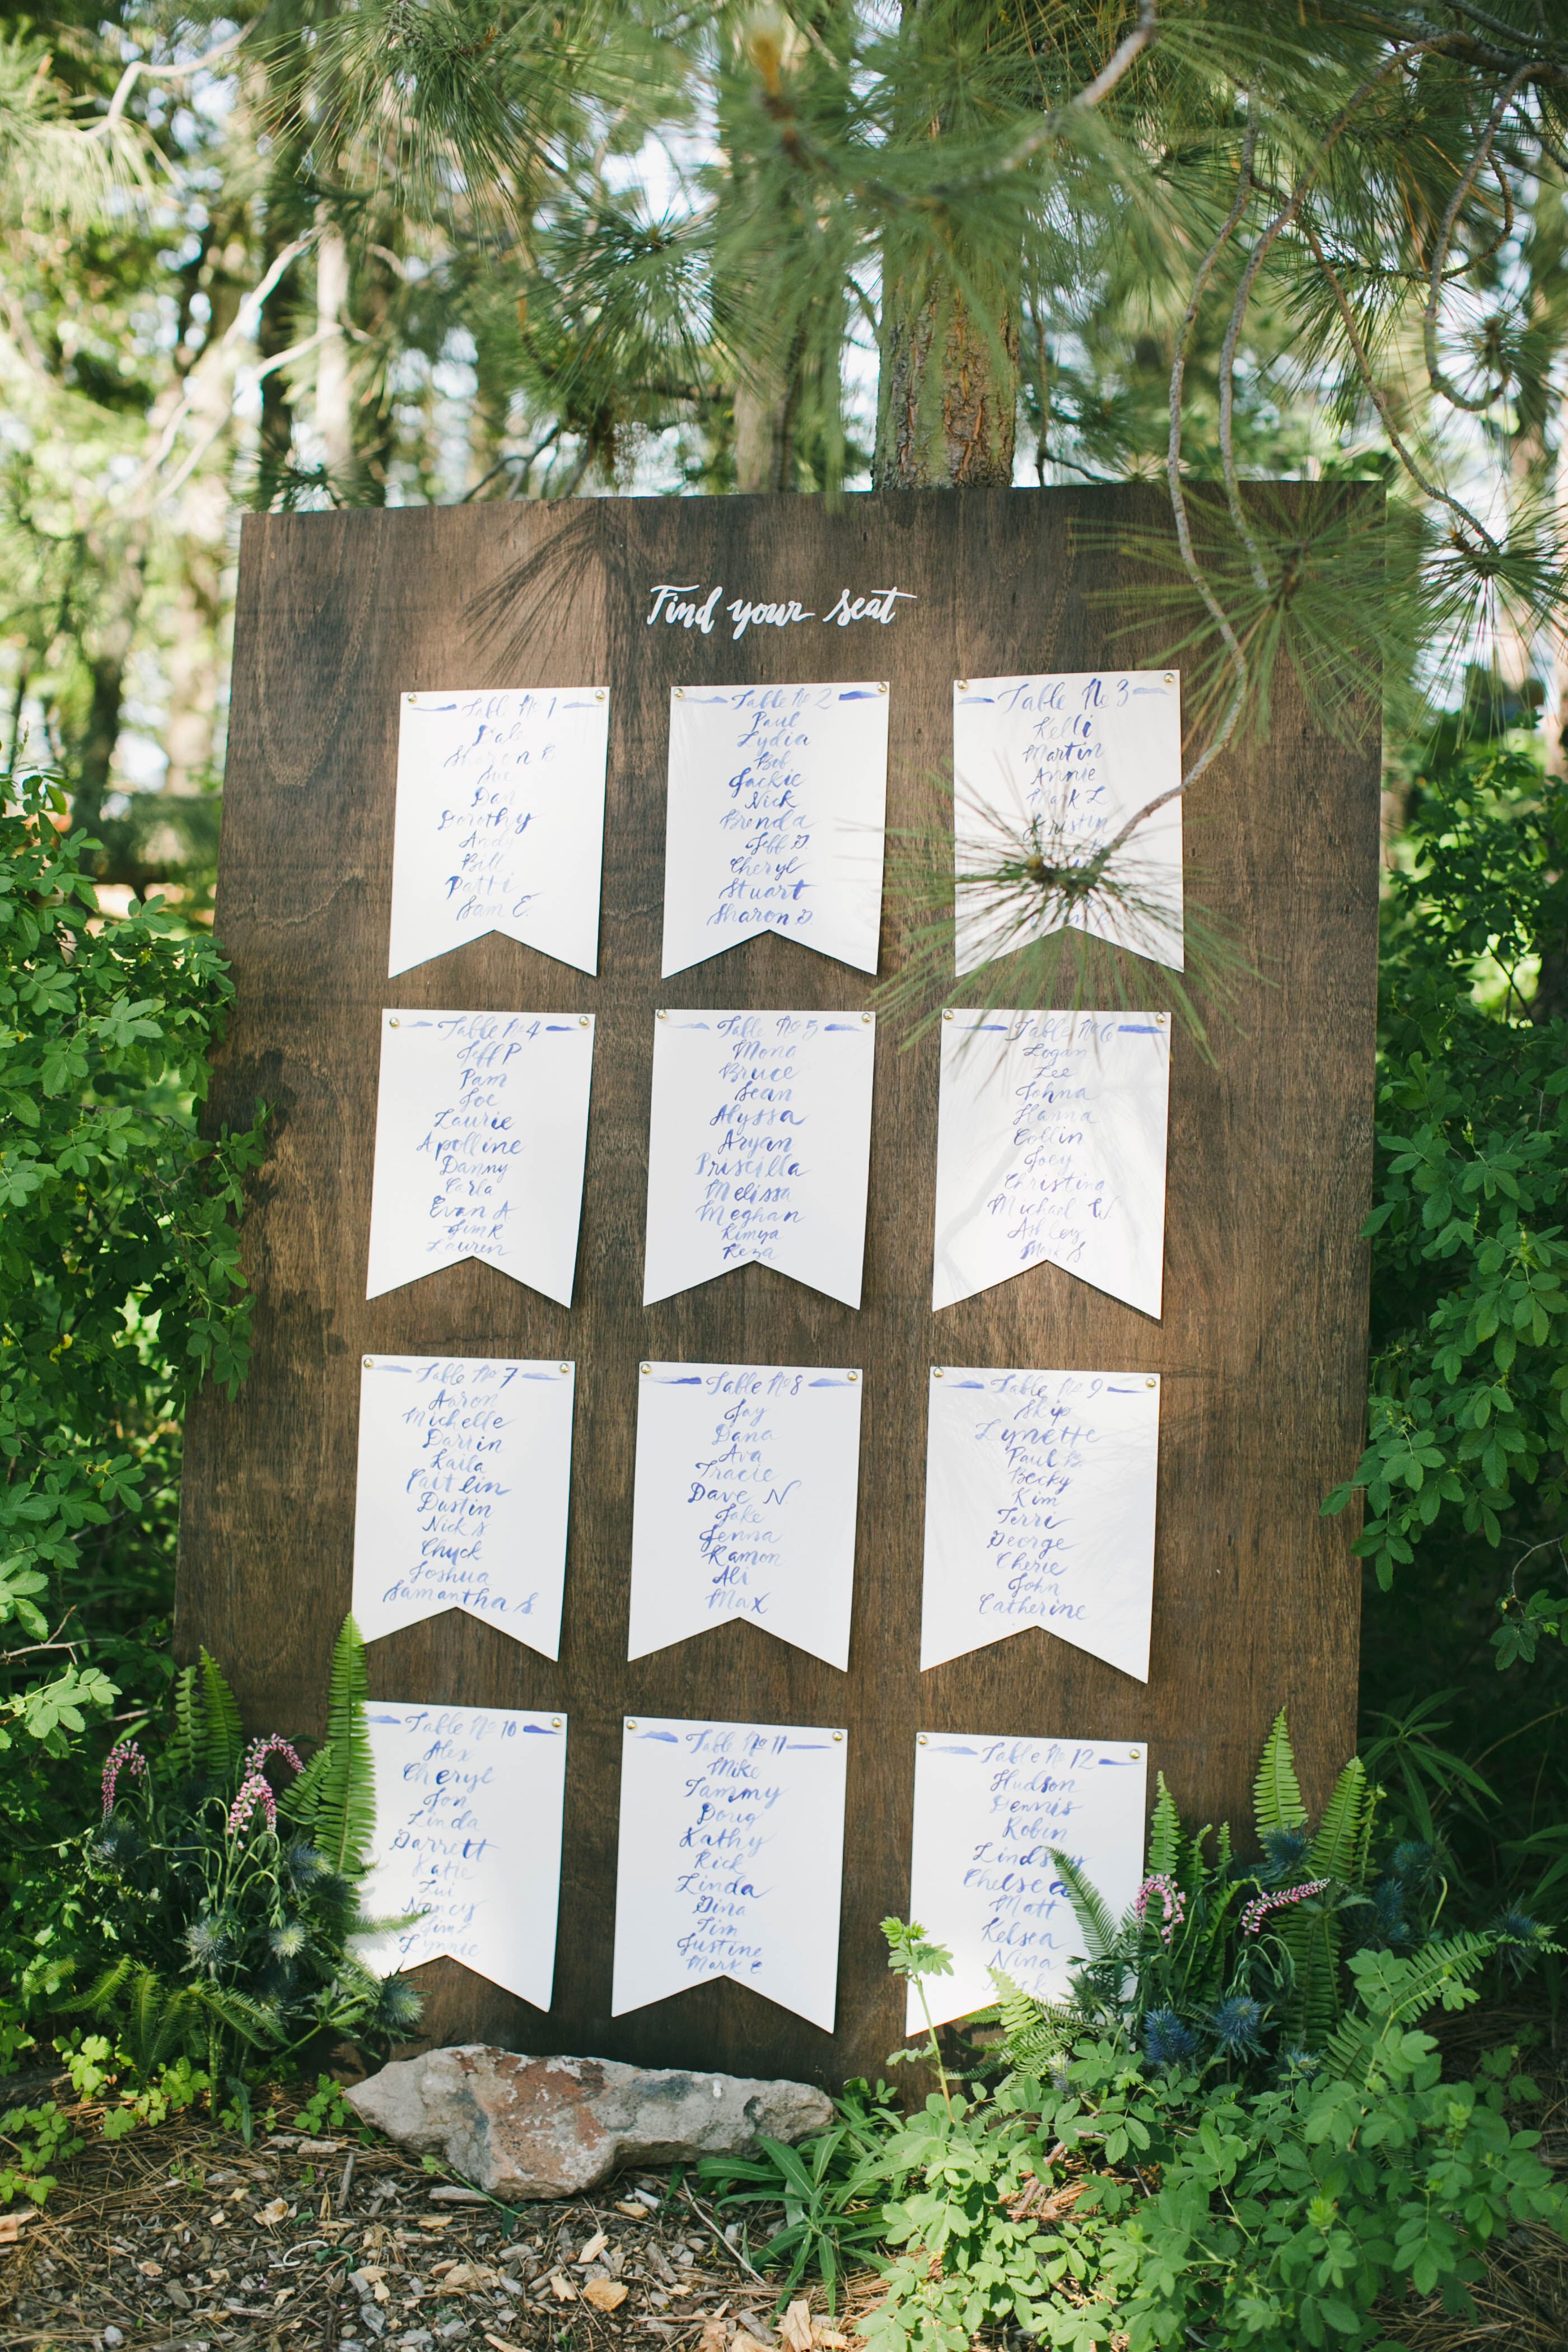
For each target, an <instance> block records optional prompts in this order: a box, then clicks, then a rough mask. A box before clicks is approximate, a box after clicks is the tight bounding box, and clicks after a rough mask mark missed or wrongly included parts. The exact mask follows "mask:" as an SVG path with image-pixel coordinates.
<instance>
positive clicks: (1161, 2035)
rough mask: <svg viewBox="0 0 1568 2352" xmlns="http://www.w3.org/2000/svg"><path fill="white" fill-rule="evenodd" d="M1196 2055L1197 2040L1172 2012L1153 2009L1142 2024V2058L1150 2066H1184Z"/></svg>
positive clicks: (1171, 2010) (1189, 2028) (1187, 2026)
mask: <svg viewBox="0 0 1568 2352" xmlns="http://www.w3.org/2000/svg"><path fill="white" fill-rule="evenodd" d="M1197 2054H1198V2038H1197V2035H1196V2034H1195V2033H1194V2032H1193V2030H1192V2028H1191V2026H1190V2025H1185V2024H1184V2023H1183V2021H1182V2020H1181V2019H1180V2018H1179V2017H1178V2016H1177V2014H1176V2012H1175V2011H1174V2010H1173V2009H1152V2010H1150V2011H1149V2013H1148V2015H1147V2016H1146V2017H1145V2018H1144V2020H1143V2055H1144V2057H1145V2058H1146V2059H1147V2060H1148V2062H1149V2063H1150V2065H1151V2066H1185V2065H1187V2064H1189V2063H1191V2061H1192V2060H1193V2059H1194V2058H1195V2057H1196V2056H1197Z"/></svg>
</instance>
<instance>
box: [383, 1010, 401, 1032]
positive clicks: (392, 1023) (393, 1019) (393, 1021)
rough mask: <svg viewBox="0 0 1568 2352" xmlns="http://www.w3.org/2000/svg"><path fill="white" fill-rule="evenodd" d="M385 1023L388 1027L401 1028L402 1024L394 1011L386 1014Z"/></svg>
mask: <svg viewBox="0 0 1568 2352" xmlns="http://www.w3.org/2000/svg"><path fill="white" fill-rule="evenodd" d="M386 1025H387V1027H388V1028H389V1029H401V1028H402V1026H403V1024H402V1022H401V1021H399V1019H398V1017H397V1015H396V1013H388V1014H387V1016H386Z"/></svg>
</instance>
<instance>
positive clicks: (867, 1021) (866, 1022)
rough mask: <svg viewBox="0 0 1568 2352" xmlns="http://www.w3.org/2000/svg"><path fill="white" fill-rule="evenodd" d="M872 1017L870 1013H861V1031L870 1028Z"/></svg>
mask: <svg viewBox="0 0 1568 2352" xmlns="http://www.w3.org/2000/svg"><path fill="white" fill-rule="evenodd" d="M873 1017H874V1016H873V1015H872V1014H871V1013H862V1014H861V1015H860V1025H861V1027H862V1028H863V1029H869V1027H870V1026H871V1022H872V1019H873Z"/></svg>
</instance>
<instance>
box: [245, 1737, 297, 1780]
mask: <svg viewBox="0 0 1568 2352" xmlns="http://www.w3.org/2000/svg"><path fill="white" fill-rule="evenodd" d="M269 1756H281V1758H282V1759H283V1761H284V1762H285V1764H287V1765H288V1767H289V1770H290V1771H291V1772H302V1771H303V1770H304V1769H305V1768H304V1766H303V1765H302V1764H301V1763H300V1759H299V1757H298V1756H297V1755H296V1754H295V1752H294V1750H293V1748H290V1746H289V1742H288V1741H287V1740H286V1739H285V1738H282V1737H281V1736H280V1734H279V1733H278V1732H276V1731H269V1732H268V1735H267V1737H266V1738H265V1739H253V1740H252V1741H251V1743H250V1745H249V1747H248V1748H247V1749H246V1751H245V1777H246V1779H247V1780H254V1779H255V1777H256V1775H257V1774H258V1772H259V1771H260V1769H261V1768H262V1766H263V1765H264V1764H265V1763H266V1761H267V1759H268V1757H269Z"/></svg>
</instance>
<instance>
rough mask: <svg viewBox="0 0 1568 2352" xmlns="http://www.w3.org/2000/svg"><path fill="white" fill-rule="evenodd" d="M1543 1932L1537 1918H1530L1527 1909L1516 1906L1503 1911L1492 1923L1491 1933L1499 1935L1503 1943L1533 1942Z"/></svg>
mask: <svg viewBox="0 0 1568 2352" xmlns="http://www.w3.org/2000/svg"><path fill="white" fill-rule="evenodd" d="M1543 1932H1544V1931H1543V1930H1542V1925H1541V1922H1540V1920H1539V1919H1532V1918H1531V1916H1530V1914H1529V1912H1528V1911H1521V1910H1520V1909H1518V1908H1517V1906H1516V1907H1514V1908H1513V1909H1511V1910H1508V1911H1505V1912H1503V1913H1502V1914H1501V1916H1500V1917H1499V1918H1498V1919H1496V1920H1494V1922H1493V1924H1492V1934H1493V1935H1494V1936H1500V1937H1501V1938H1502V1940H1503V1942H1504V1943H1505V1944H1533V1943H1534V1942H1535V1941H1536V1939H1537V1937H1539V1936H1541V1935H1542V1933H1543Z"/></svg>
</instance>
